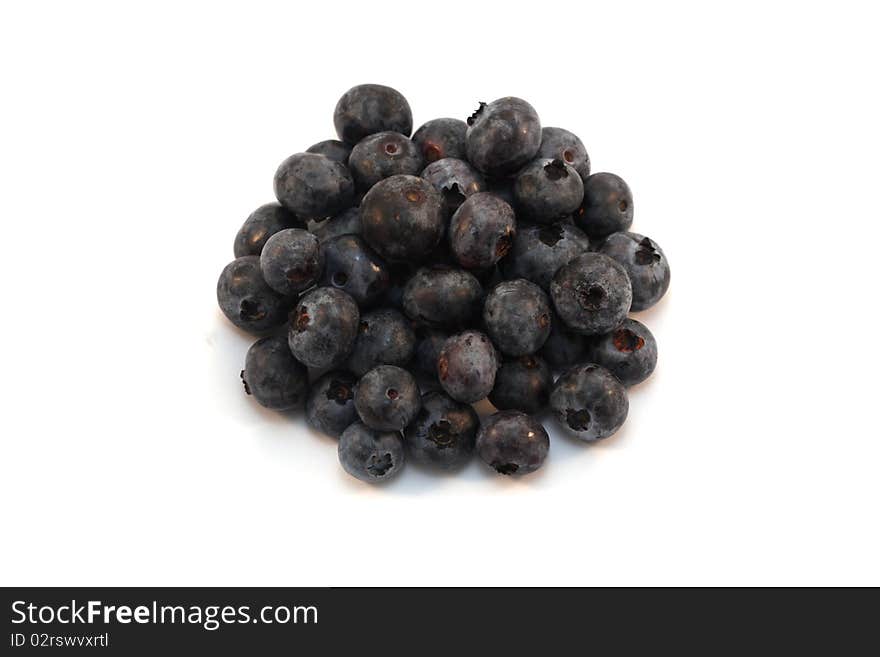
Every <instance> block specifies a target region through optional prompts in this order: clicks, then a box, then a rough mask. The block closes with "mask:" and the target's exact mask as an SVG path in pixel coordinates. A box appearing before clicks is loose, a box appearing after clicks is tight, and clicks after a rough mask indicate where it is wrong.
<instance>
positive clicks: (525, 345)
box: [483, 278, 551, 356]
mask: <svg viewBox="0 0 880 657" xmlns="http://www.w3.org/2000/svg"><path fill="white" fill-rule="evenodd" d="M483 322H484V323H485V325H486V330H487V331H488V333H489V336H490V337H491V338H492V341H493V342H494V343H495V345H496V346H497V347H498V349H499V350H500V351H501V352H502V353H504V354H506V355H508V356H525V355H527V354H533V353H535V352H536V351H538V349H540V348H541V345H543V344H544V342H545V341H546V340H547V337H548V336H549V335H550V322H551V315H550V300H549V299H548V298H547V295H546V294H545V293H544V290H542V289H541V288H539V287H538V286H537V285H535V284H534V283H530V282H529V281H527V280H525V279H523V278H517V279H514V280H512V281H504V282H502V283H499V284H498V285H496V286H495V287H494V288H493V289H492V291H491V292H489V294H488V295H487V296H486V302H485V304H484V305H483Z"/></svg>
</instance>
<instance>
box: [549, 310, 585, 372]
mask: <svg viewBox="0 0 880 657" xmlns="http://www.w3.org/2000/svg"><path fill="white" fill-rule="evenodd" d="M551 325H552V328H551V330H550V336H549V337H548V338H547V341H546V342H545V343H544V346H543V347H541V351H540V355H541V357H542V358H544V360H546V361H547V362H548V363H549V364H550V367H552V368H553V369H555V370H564V369H567V368H569V367H571V366H572V365H575V364H577V363H582V362H583V361H584V360H585V359H586V355H587V338H586V336H583V335H581V334H580V333H575V332H574V331H572V330H571V329H569V328H568V327H567V326H566V325H565V324H564V323H563V322H562V320H561V319H559V316H558V315H557V314H556V313H553V314H552V321H551Z"/></svg>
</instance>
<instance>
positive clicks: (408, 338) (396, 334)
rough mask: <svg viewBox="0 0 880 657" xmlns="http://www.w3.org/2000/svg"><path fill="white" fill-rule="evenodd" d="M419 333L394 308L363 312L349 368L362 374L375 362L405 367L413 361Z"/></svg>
mask: <svg viewBox="0 0 880 657" xmlns="http://www.w3.org/2000/svg"><path fill="white" fill-rule="evenodd" d="M415 348H416V334H415V332H414V331H413V330H412V327H411V326H410V324H409V321H408V320H407V319H406V317H404V316H403V315H402V314H401V313H400V312H399V311H397V310H394V309H391V308H383V309H381V310H374V311H373V312H370V313H367V314H365V315H361V323H360V326H359V327H358V335H357V339H356V340H355V342H354V349H352V351H351V355H350V356H349V357H348V364H347V369H348V370H350V371H351V372H354V373H355V374H357V375H358V376H363V375H364V374H366V373H367V372H368V371H369V370H371V369H373V368H374V367H376V365H399V366H405V365H406V364H407V363H409V361H410V360H412V357H413V353H414V352H415Z"/></svg>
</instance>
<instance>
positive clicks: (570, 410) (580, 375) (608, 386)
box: [550, 363, 629, 442]
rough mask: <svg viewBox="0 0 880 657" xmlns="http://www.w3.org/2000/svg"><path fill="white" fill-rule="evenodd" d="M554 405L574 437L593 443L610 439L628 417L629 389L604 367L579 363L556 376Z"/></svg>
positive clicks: (552, 401) (559, 417)
mask: <svg viewBox="0 0 880 657" xmlns="http://www.w3.org/2000/svg"><path fill="white" fill-rule="evenodd" d="M550 407H551V408H552V409H553V413H554V414H555V415H556V419H557V420H559V423H560V424H561V425H562V426H563V427H564V428H565V429H566V430H567V431H568V432H569V433H570V434H571V435H573V436H575V437H577V438H580V439H581V440H586V441H588V442H593V441H595V440H601V439H602V438H607V437H608V436H610V435H611V434H613V433H614V432H615V431H617V430H618V429H619V428H620V427H621V425H622V424H623V423H624V421H625V420H626V415H627V412H628V411H629V401H628V399H627V396H626V388H624V387H623V384H622V383H621V382H620V381H618V380H617V377H615V376H614V375H613V374H612V373H611V372H609V371H608V370H606V369H605V368H604V367H600V366H599V365H595V364H593V363H587V364H584V365H575V366H574V367H572V368H570V369H568V370H567V371H566V372H565V373H564V374H562V376H560V377H559V378H558V379H556V383H555V384H554V385H553V389H552V390H551V391H550Z"/></svg>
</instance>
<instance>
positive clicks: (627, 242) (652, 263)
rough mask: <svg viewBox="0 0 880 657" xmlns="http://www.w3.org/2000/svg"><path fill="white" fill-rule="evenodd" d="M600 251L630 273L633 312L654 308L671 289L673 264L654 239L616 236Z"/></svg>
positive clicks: (609, 237) (635, 235)
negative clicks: (670, 269)
mask: <svg viewBox="0 0 880 657" xmlns="http://www.w3.org/2000/svg"><path fill="white" fill-rule="evenodd" d="M599 251H600V252H601V253H604V254H605V255H607V256H611V257H612V258H614V259H615V260H616V261H617V262H619V263H620V264H621V265H623V268H624V269H625V270H626V273H627V275H628V276H629V280H630V282H631V283H632V291H633V300H632V310H633V312H636V311H639V310H645V309H647V308H650V307H651V306H653V305H654V304H655V303H657V302H658V301H660V299H661V298H662V297H663V295H664V294H666V290H668V289H669V277H670V273H669V261H668V260H667V259H666V255H665V254H664V253H663V250H662V249H661V248H660V247H659V246H658V245H657V242H655V241H654V240H652V239H650V238H648V237H645V236H643V235H639V234H638V233H614V234H612V235H609V236H608V239H606V240H605V242H604V243H603V244H602V247H601V248H600V249H599Z"/></svg>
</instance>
